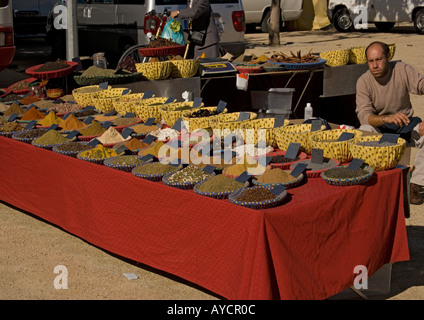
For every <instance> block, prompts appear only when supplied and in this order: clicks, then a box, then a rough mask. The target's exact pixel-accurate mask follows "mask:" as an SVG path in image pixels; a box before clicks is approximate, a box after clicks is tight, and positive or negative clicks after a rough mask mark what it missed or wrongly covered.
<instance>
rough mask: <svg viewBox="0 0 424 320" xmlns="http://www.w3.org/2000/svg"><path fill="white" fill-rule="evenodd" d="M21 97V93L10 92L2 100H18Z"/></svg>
mask: <svg viewBox="0 0 424 320" xmlns="http://www.w3.org/2000/svg"><path fill="white" fill-rule="evenodd" d="M20 98H21V96H20V95H17V94H15V93H9V94H8V95H7V96H5V97H3V98H2V99H1V100H0V101H1V102H10V101H18V100H19V99H20Z"/></svg>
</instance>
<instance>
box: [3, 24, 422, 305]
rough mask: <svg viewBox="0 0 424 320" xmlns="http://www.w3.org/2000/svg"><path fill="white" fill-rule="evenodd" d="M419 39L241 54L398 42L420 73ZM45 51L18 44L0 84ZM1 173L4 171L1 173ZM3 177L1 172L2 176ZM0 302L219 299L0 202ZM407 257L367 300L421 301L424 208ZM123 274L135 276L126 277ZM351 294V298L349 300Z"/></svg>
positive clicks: (343, 40) (286, 46) (417, 104)
mask: <svg viewBox="0 0 424 320" xmlns="http://www.w3.org/2000/svg"><path fill="white" fill-rule="evenodd" d="M423 37H424V36H419V35H417V34H415V32H414V31H413V29H411V28H410V27H409V26H401V27H395V29H394V30H393V31H392V32H391V33H377V32H376V30H375V29H370V30H368V31H363V32H354V33H350V34H341V33H338V32H334V31H331V30H329V31H301V32H300V31H296V32H283V33H281V42H282V45H281V46H280V47H278V48H271V47H269V46H268V45H267V35H266V34H262V33H252V34H247V35H246V42H247V45H248V49H247V53H255V54H256V55H260V54H262V53H266V54H268V53H272V52H273V51H283V52H287V53H289V52H290V50H293V51H297V50H302V52H303V51H305V52H307V51H309V50H311V49H312V50H313V52H321V51H326V50H333V49H337V48H349V47H352V46H359V45H366V44H368V43H369V42H371V41H373V40H377V39H378V40H382V41H386V42H389V43H396V45H397V48H396V59H400V60H403V61H405V62H407V63H410V64H412V65H414V66H415V67H417V68H418V69H419V70H420V71H421V72H422V73H424V60H423V59H422V52H423V51H424V41H423V39H424V38H423ZM48 57H49V49H48V48H46V46H45V45H44V43H43V42H42V41H41V40H36V41H25V42H22V43H20V44H19V43H18V54H17V57H16V59H15V61H14V62H13V65H12V67H11V69H9V70H4V71H2V72H0V87H5V86H8V85H10V84H12V83H14V82H16V81H17V80H19V79H20V78H23V77H26V76H25V75H24V74H22V72H23V70H25V68H26V67H29V66H31V65H36V64H38V63H43V62H45V61H48ZM423 98H424V97H413V100H412V101H413V105H414V108H415V109H416V112H417V115H419V116H421V117H423V115H424V99H423ZM1 170H7V168H2V169H1ZM0 176H1V174H0ZM0 221H2V223H1V224H0V252H1V259H0V275H1V277H0V299H3V300H20V299H23V300H27V299H36V300H44V299H52V300H58V299H65V300H66V299H82V300H84V299H108V300H110V299H118V300H120V299H146V300H149V299H152V300H161V299H171V300H173V299H176V300H178V299H181V300H186V299H187V300H189V299H200V300H211V299H212V300H213V299H219V297H216V296H214V295H213V294H211V293H210V292H205V291H204V290H202V289H201V288H198V287H196V286H192V285H190V284H188V283H186V282H185V281H183V280H181V279H177V278H175V277H172V276H169V275H165V274H162V273H161V272H158V271H157V270H152V269H150V268H149V267H147V266H143V265H139V264H137V263H132V262H130V261H126V260H124V259H120V258H118V257H115V256H113V255H111V254H109V253H107V252H104V251H103V250H101V249H99V248H96V247H94V246H91V245H90V244H88V243H86V242H84V241H83V240H81V239H79V238H77V237H74V236H72V235H70V234H68V233H66V232H63V231H62V230H61V229H58V228H56V227H54V226H52V225H50V224H48V223H45V222H43V221H40V220H39V219H37V218H36V217H33V216H31V215H28V214H26V213H23V212H20V211H19V210H15V209H14V208H10V207H9V206H7V205H5V204H0ZM406 225H407V233H408V239H409V245H410V254H411V260H410V261H407V262H401V263H396V264H394V265H393V270H392V277H391V291H390V293H389V294H386V295H380V296H373V297H371V298H372V299H390V300H414V299H417V300H421V299H423V298H424V263H423V262H424V250H423V249H424V232H423V229H424V206H423V205H421V206H412V207H411V217H410V218H409V219H406ZM57 265H65V266H67V268H68V271H69V289H67V290H56V289H55V288H54V285H53V280H54V278H55V276H56V274H55V273H54V267H55V266H57ZM124 273H135V274H136V275H137V276H138V279H136V280H128V279H127V278H126V277H125V276H124ZM354 297H355V296H354Z"/></svg>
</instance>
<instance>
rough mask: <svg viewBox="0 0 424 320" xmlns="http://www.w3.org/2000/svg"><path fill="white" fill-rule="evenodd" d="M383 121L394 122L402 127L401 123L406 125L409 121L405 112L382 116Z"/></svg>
mask: <svg viewBox="0 0 424 320" xmlns="http://www.w3.org/2000/svg"><path fill="white" fill-rule="evenodd" d="M384 122H385V123H394V124H396V125H397V126H399V127H402V126H403V125H407V124H408V123H409V118H408V117H407V116H406V115H405V114H403V113H401V112H398V113H396V114H392V115H390V116H384Z"/></svg>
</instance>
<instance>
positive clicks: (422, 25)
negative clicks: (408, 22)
mask: <svg viewBox="0 0 424 320" xmlns="http://www.w3.org/2000/svg"><path fill="white" fill-rule="evenodd" d="M414 26H415V29H417V32H418V33H419V34H424V9H421V10H418V12H417V13H416V14H415V17H414Z"/></svg>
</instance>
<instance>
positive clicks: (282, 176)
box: [256, 168, 296, 184]
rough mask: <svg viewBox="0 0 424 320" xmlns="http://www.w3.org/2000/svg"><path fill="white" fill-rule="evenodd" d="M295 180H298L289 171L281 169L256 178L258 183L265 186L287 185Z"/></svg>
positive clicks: (271, 170)
mask: <svg viewBox="0 0 424 320" xmlns="http://www.w3.org/2000/svg"><path fill="white" fill-rule="evenodd" d="M294 180H296V178H295V177H293V176H292V175H291V174H290V172H289V171H286V170H282V169H280V168H273V169H270V170H266V171H265V172H264V173H263V174H261V175H260V176H257V177H256V181H257V182H260V183H263V184H270V183H286V182H290V181H294Z"/></svg>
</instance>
